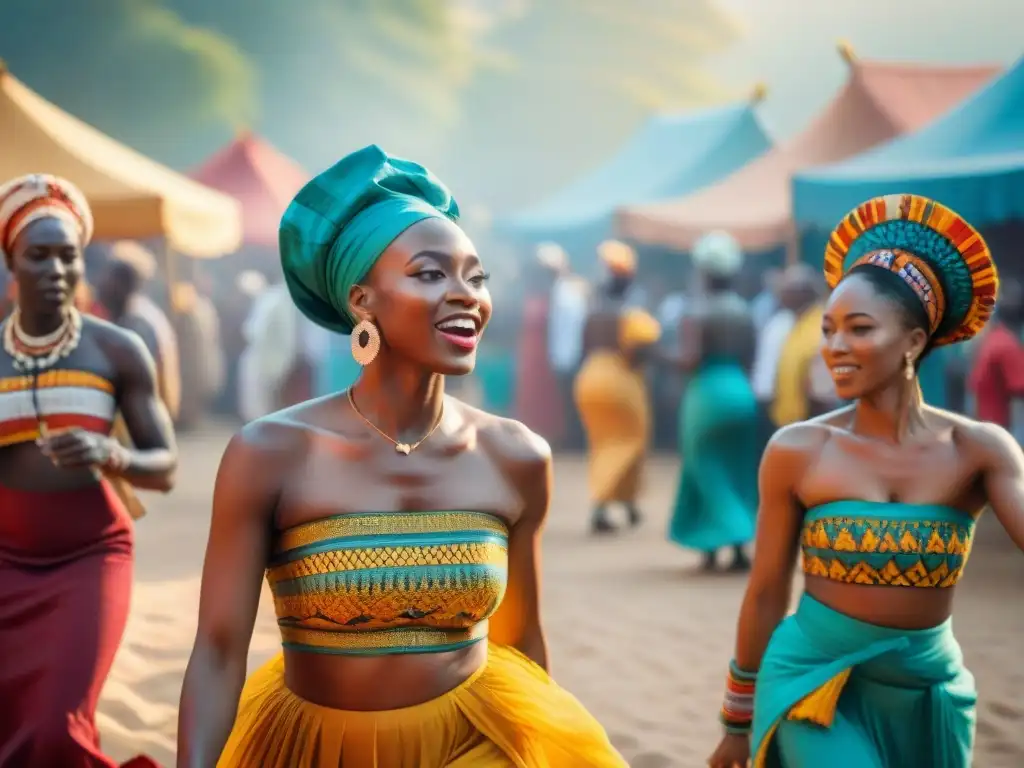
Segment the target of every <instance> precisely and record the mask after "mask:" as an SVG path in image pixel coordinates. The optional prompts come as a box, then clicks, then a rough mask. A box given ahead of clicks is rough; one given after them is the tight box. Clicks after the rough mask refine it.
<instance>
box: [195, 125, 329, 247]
mask: <svg viewBox="0 0 1024 768" xmlns="http://www.w3.org/2000/svg"><path fill="white" fill-rule="evenodd" d="M190 175H191V177H192V178H193V179H195V180H196V181H199V182H201V183H203V184H205V185H206V186H208V187H213V188H214V189H218V190H220V191H221V192H225V193H227V194H229V195H231V196H232V197H234V198H236V199H238V201H239V202H240V203H241V204H242V233H243V234H242V238H243V242H244V243H245V244H246V245H262V246H269V247H277V227H278V224H280V223H281V215H282V214H283V213H284V210H285V208H287V207H288V203H290V202H291V200H292V198H293V197H295V194H296V193H297V192H298V191H299V190H300V189H301V188H302V187H303V185H304V184H305V183H306V182H307V181H309V178H310V176H309V174H308V173H307V172H306V171H305V169H304V168H302V166H300V165H299V164H298V163H296V162H295V161H294V160H292V159H291V158H290V157H287V156H286V155H283V154H281V152H279V151H278V150H277V149H275V148H274V147H273V146H271V145H270V144H269V143H268V142H266V141H264V140H263V139H261V138H259V137H258V136H255V135H253V134H252V133H248V132H244V133H241V134H239V136H238V137H237V138H236V139H235V140H234V141H232V142H231V143H230V144H228V145H227V146H226V147H224V148H223V149H221V150H220V151H219V152H217V153H216V154H214V155H213V156H212V157H210V158H209V159H208V160H207V161H206V162H205V163H203V164H202V165H201V166H200V167H199V168H198V169H197V170H195V171H193V172H192V174H190Z"/></svg>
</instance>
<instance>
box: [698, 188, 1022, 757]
mask: <svg viewBox="0 0 1024 768" xmlns="http://www.w3.org/2000/svg"><path fill="white" fill-rule="evenodd" d="M825 276H826V278H827V280H828V283H829V285H830V287H832V288H833V292H832V296H831V298H830V299H829V302H828V305H827V307H826V309H825V314H824V319H823V322H822V331H823V334H824V342H823V346H822V354H823V355H824V358H825V362H826V363H827V364H828V366H829V368H830V369H831V371H832V376H833V378H834V381H835V385H836V390H837V393H838V395H839V396H840V397H841V398H843V399H845V400H853V401H855V402H854V404H853V405H852V406H850V407H847V408H843V409H841V410H838V411H834V412H832V413H829V414H826V415H824V416H821V417H819V418H816V419H812V420H810V421H806V422H798V423H796V424H792V425H790V426H788V427H785V428H784V429H782V430H780V431H779V432H778V433H776V435H775V437H774V438H773V439H772V441H771V443H770V444H769V446H768V449H767V450H766V452H765V455H764V459H763V460H762V463H761V479H760V493H761V498H760V513H759V518H758V529H757V550H756V552H757V556H756V558H755V560H754V570H753V573H752V575H751V579H750V584H749V586H748V588H747V594H746V597H745V598H744V601H743V607H742V609H741V612H740V621H739V629H738V631H737V636H738V641H737V647H736V658H735V661H734V662H733V663H732V665H731V671H730V675H729V680H728V693H727V696H726V700H725V706H724V708H723V711H722V715H723V720H724V722H725V724H726V730H727V735H726V736H725V738H724V740H723V741H722V743H721V745H720V746H719V748H718V750H717V751H716V753H715V754H714V755H713V756H712V758H711V760H710V765H711V766H713V767H715V768H726V767H727V766H729V767H731V766H732V765H734V764H739V765H745V764H746V760H747V757H748V753H749V751H750V733H751V725H752V734H753V737H752V741H753V757H754V766H755V767H759V766H784V768H819V766H828V767H829V768H887V767H889V766H929V768H967V766H969V765H970V763H971V752H972V749H973V742H974V724H975V702H976V692H975V687H974V678H973V677H972V676H971V674H970V673H969V672H968V671H967V670H966V669H965V668H964V663H963V656H962V654H961V652H960V647H959V645H958V644H957V642H956V639H955V638H954V637H953V630H952V621H951V619H950V614H951V612H952V606H953V592H954V586H955V585H956V583H957V581H959V579H960V576H961V575H962V573H963V568H964V564H965V562H966V560H967V556H968V554H969V552H970V547H971V540H972V538H973V533H974V526H975V522H976V520H977V517H978V515H979V514H980V512H981V510H982V508H983V507H985V506H986V505H988V506H990V507H991V508H992V511H993V512H994V513H995V515H996V517H997V518H998V519H999V521H1000V522H1001V523H1002V524H1003V526H1004V527H1005V528H1006V530H1007V532H1008V533H1009V534H1010V537H1011V538H1012V539H1013V541H1014V542H1015V543H1016V544H1017V545H1018V546H1019V547H1021V548H1022V549H1024V454H1022V453H1021V449H1020V447H1019V446H1018V445H1017V443H1016V442H1015V441H1014V440H1013V438H1012V437H1011V436H1010V435H1009V434H1008V433H1007V432H1006V431H1005V430H1004V429H1002V428H1001V427H998V426H996V425H994V424H982V423H978V422H975V421H972V420H970V419H967V418H965V417H963V416H959V415H957V414H953V413H949V412H947V411H942V410H938V409H936V408H931V407H929V406H928V405H926V404H924V403H923V402H922V401H921V396H920V389H919V388H918V385H917V380H916V371H917V367H918V366H919V365H920V363H921V360H922V358H923V357H924V355H926V354H927V353H928V351H929V350H931V349H932V348H934V347H937V346H941V345H945V344H951V343H954V342H959V341H964V340H966V339H969V338H971V337H973V336H974V335H975V334H977V333H978V331H980V330H981V329H982V327H983V326H984V325H985V323H986V322H987V321H988V319H989V317H990V315H991V313H992V309H993V306H994V302H995V295H996V285H997V280H996V270H995V266H994V265H993V264H992V260H991V256H990V254H989V251H988V247H987V246H986V245H985V242H984V240H982V238H981V236H980V235H979V234H978V233H977V232H976V231H974V229H972V228H971V227H970V225H969V224H967V223H966V222H965V221H964V220H963V219H961V218H960V217H959V216H957V215H956V214H955V213H953V212H952V211H950V210H949V209H947V208H945V207H943V206H942V205H940V204H938V203H935V202H933V201H931V200H927V199H924V198H921V197H917V196H914V195H893V196H890V197H884V198H879V199H875V200H871V201H869V202H867V203H865V204H864V205H861V206H860V207H858V208H857V209H856V210H854V211H853V212H851V213H850V214H849V215H848V216H847V217H846V218H845V219H843V221H842V222H841V223H840V225H839V227H838V228H837V229H836V231H835V232H833V233H832V237H831V239H830V241H829V245H828V248H827V249H826V252H825ZM798 550H802V552H803V571H804V574H805V577H806V590H805V593H804V595H803V596H802V597H801V599H800V603H799V606H798V608H797V611H796V613H795V614H794V615H793V616H790V617H789V618H786V619H784V620H783V616H784V614H785V612H786V609H787V606H788V604H789V599H790V594H791V586H792V576H793V566H794V562H795V560H796V555H797V551H798ZM755 670H756V672H755ZM751 711H752V712H753V718H752V723H751Z"/></svg>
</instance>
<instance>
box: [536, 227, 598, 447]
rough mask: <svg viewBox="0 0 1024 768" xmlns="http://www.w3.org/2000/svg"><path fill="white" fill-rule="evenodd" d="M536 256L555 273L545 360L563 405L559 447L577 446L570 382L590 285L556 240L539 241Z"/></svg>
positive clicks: (579, 430)
mask: <svg viewBox="0 0 1024 768" xmlns="http://www.w3.org/2000/svg"><path fill="white" fill-rule="evenodd" d="M537 260H538V261H539V262H540V263H541V265H542V266H544V267H546V268H547V269H549V270H551V272H552V273H553V274H554V279H553V280H552V283H551V298H550V304H549V310H548V360H549V362H550V364H551V370H552V371H553V372H554V374H555V376H556V378H557V379H558V388H559V396H560V397H561V399H562V403H563V408H564V409H565V418H566V427H567V429H566V432H567V434H566V437H565V443H566V444H565V445H564V446H560V447H563V448H570V449H573V450H577V449H581V448H582V447H583V427H582V425H581V424H580V419H579V415H578V414H577V413H576V407H575V403H574V400H573V382H574V381H575V379H576V374H577V373H578V372H579V368H580V363H581V362H582V360H583V329H584V327H585V326H586V324H587V310H588V307H589V303H590V298H589V292H590V289H589V286H588V285H587V283H586V281H585V280H584V279H583V278H581V277H579V276H578V275H574V274H573V273H572V271H571V269H570V266H569V257H568V255H567V254H566V252H565V251H564V250H563V249H562V247H561V246H559V245H557V244H556V243H542V244H541V245H539V246H538V247H537Z"/></svg>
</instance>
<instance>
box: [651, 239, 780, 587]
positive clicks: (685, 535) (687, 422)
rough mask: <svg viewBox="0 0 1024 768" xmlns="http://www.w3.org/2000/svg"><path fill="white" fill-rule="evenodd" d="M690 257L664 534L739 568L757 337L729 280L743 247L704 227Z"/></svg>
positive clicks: (751, 496)
mask: <svg viewBox="0 0 1024 768" xmlns="http://www.w3.org/2000/svg"><path fill="white" fill-rule="evenodd" d="M693 262H694V266H695V268H696V272H697V278H698V280H699V281H700V283H701V290H700V293H699V294H698V297H697V298H696V299H695V300H694V301H693V302H691V305H690V307H689V308H688V310H687V312H686V314H685V315H684V316H683V317H682V319H681V320H680V330H679V337H680V347H681V349H680V361H679V362H680V363H681V365H682V367H683V368H684V369H686V370H687V371H688V372H689V374H690V376H689V380H688V382H687V384H686V389H685V391H684V393H683V399H682V404H681V405H680V407H679V448H680V451H681V452H682V455H683V468H682V473H681V476H680V479H679V487H678V490H677V492H676V502H675V508H674V510H673V512H672V520H671V522H670V524H669V538H670V539H671V540H672V541H673V542H675V543H676V544H679V545H680V546H683V547H686V548H688V549H693V550H696V551H698V552H700V553H701V554H702V555H703V557H704V568H705V569H707V570H711V569H713V568H715V565H716V558H717V554H718V550H719V549H721V548H724V547H731V548H732V550H733V561H732V564H731V567H732V568H733V569H735V570H745V569H746V568H747V567H748V565H749V561H748V560H747V556H746V553H745V552H744V551H743V546H744V545H745V544H746V543H747V542H749V541H750V540H751V539H752V538H753V537H754V514H755V512H756V509H757V489H756V487H755V484H754V480H755V478H756V477H757V462H758V441H757V433H758V411H757V400H756V398H755V397H754V391H753V389H752V388H751V385H750V369H751V368H752V366H753V362H754V351H755V347H756V338H757V335H756V333H755V331H754V322H753V320H752V318H751V314H750V308H749V306H748V305H747V302H746V301H744V300H743V299H742V298H741V297H740V295H739V294H738V293H737V292H736V290H735V285H734V284H735V278H736V276H737V275H738V274H739V272H740V269H741V268H742V266H743V252H742V251H741V250H740V247H739V244H738V243H737V242H736V240H735V239H734V238H733V237H732V236H731V235H729V234H728V233H726V232H710V233H708V234H707V235H705V236H704V237H703V238H701V240H700V241H699V242H698V243H697V245H696V247H695V248H694V250H693ZM761 445H763V443H762V444H761Z"/></svg>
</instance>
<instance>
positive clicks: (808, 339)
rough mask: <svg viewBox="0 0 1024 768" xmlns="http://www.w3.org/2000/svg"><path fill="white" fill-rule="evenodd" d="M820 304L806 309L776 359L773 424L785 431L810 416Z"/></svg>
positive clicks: (818, 334)
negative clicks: (809, 381)
mask: <svg viewBox="0 0 1024 768" xmlns="http://www.w3.org/2000/svg"><path fill="white" fill-rule="evenodd" d="M822 314H823V308H822V306H821V305H820V304H816V305H815V306H813V307H811V308H810V309H808V310H807V311H806V312H804V313H803V314H802V315H801V316H800V317H799V318H797V321H796V323H795V324H794V325H793V329H792V330H791V331H790V332H789V336H788V337H786V343H785V344H784V345H783V347H782V354H781V355H780V356H779V366H778V372H777V373H776V379H775V402H774V403H772V413H771V416H772V421H774V422H775V426H776V427H784V426H786V425H787V424H792V423H794V422H796V421H803V420H804V419H806V418H807V417H808V416H809V415H810V406H809V403H808V401H807V377H808V373H809V371H810V366H811V362H812V361H813V360H814V356H815V355H817V354H819V348H820V346H821V316H822Z"/></svg>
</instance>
